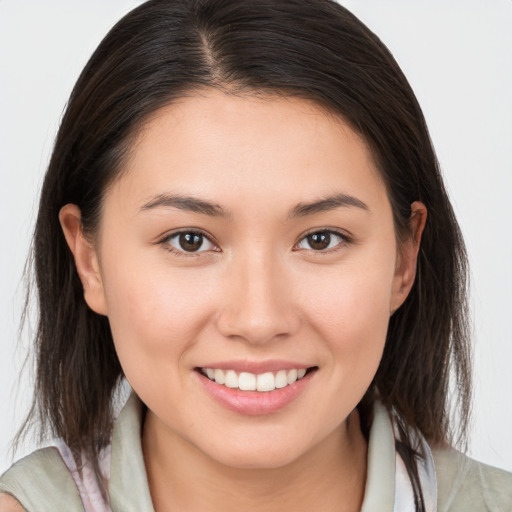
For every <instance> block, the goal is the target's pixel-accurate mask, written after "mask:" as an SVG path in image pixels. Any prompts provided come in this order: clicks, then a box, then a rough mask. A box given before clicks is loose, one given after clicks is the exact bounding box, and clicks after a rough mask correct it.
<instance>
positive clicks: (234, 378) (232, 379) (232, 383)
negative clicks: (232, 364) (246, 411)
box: [224, 370, 238, 388]
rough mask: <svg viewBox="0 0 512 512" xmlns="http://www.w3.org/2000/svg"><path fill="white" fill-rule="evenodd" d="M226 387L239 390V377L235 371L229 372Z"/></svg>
mask: <svg viewBox="0 0 512 512" xmlns="http://www.w3.org/2000/svg"><path fill="white" fill-rule="evenodd" d="M224 385H225V386H227V387H228V388H237V387H238V375H237V374H236V372H235V371H233V370H228V371H227V372H226V381H225V382H224Z"/></svg>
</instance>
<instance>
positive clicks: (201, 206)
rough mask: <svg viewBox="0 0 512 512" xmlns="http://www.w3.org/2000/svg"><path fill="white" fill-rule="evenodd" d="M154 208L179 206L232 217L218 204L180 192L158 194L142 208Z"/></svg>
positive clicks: (188, 209) (199, 211) (190, 210)
mask: <svg viewBox="0 0 512 512" xmlns="http://www.w3.org/2000/svg"><path fill="white" fill-rule="evenodd" d="M153 208H178V209H179V210H186V211H189V212H193V213H200V214H202V215H208V216H211V217H225V218H231V214H230V213H229V212H228V211H226V210H224V208H222V206H220V205H218V204H215V203H211V202H209V201H205V200H204V199H198V198H197V197H193V196H184V195H180V194H158V195H156V196H153V197H152V198H151V199H150V200H149V201H148V202H147V203H145V204H144V205H143V206H142V207H141V208H140V210H141V211H146V210H152V209H153Z"/></svg>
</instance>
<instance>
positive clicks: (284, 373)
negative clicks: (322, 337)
mask: <svg viewBox="0 0 512 512" xmlns="http://www.w3.org/2000/svg"><path fill="white" fill-rule="evenodd" d="M317 369H318V367H316V366H314V367H311V368H307V369H306V368H299V369H289V370H279V371H277V372H265V373H259V374H255V373H250V372H240V373H237V372H236V371H234V370H223V369H219V368H197V371H199V372H200V373H202V374H203V375H204V376H206V377H208V379H210V380H211V381H213V382H215V383H217V384H219V385H221V386H225V387H227V388H231V389H239V390H240V391H257V392H263V393H268V392H269V391H274V390H276V389H282V388H285V387H287V386H290V385H292V384H294V383H295V382H296V381H298V380H301V379H302V378H304V377H305V375H306V374H308V373H311V372H312V371H315V370H317Z"/></svg>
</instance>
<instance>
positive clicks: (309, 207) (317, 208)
mask: <svg viewBox="0 0 512 512" xmlns="http://www.w3.org/2000/svg"><path fill="white" fill-rule="evenodd" d="M341 207H343V208H349V207H354V208H360V209H362V210H365V211H367V212H370V208H368V205H367V204H366V203H364V202H363V201H361V200H360V199H358V198H357V197H354V196H350V195H347V194H341V193H338V194H334V195H332V196H327V197H325V198H323V199H320V200H317V201H312V202H310V203H299V204H298V205H296V206H294V207H293V208H292V209H291V210H290V213H289V214H288V218H289V219H291V218H295V217H305V216H307V215H313V214H315V213H321V212H328V211H331V210H335V209H336V208H341Z"/></svg>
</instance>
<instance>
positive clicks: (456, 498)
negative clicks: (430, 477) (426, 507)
mask: <svg viewBox="0 0 512 512" xmlns="http://www.w3.org/2000/svg"><path fill="white" fill-rule="evenodd" d="M432 454H433V456H434V461H435V467H436V473H437V484H438V502H439V512H459V511H460V512H462V511H464V512H467V511H471V510H487V511H489V512H505V511H510V510H512V473H509V472H507V471H504V470H502V469H498V468H494V467H492V466H488V465H487V464H483V463H481V462H478V461H476V460H474V459H471V458H470V457H467V456H466V455H464V454H462V453H460V452H458V451H457V450H454V449H452V448H443V449H433V450H432Z"/></svg>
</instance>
